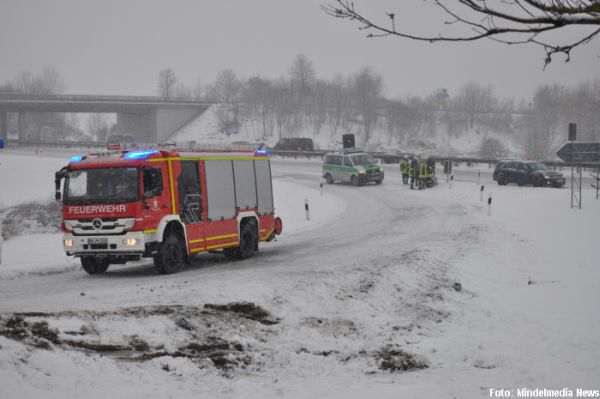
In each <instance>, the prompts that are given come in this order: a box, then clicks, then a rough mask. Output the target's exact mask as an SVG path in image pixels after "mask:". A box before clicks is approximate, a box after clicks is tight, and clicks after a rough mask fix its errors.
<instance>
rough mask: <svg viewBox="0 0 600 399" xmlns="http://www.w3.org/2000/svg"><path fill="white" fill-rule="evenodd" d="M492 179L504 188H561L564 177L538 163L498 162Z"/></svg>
mask: <svg viewBox="0 0 600 399" xmlns="http://www.w3.org/2000/svg"><path fill="white" fill-rule="evenodd" d="M493 179H494V180H495V181H497V182H498V184H499V185H501V186H504V185H506V184H509V183H515V184H518V185H519V186H525V185H532V186H534V187H544V186H552V187H562V186H563V185H564V184H565V177H564V176H563V174H562V173H560V172H556V171H554V170H551V169H549V168H548V167H547V166H546V165H544V164H543V163H542V162H538V161H510V160H508V161H500V162H498V164H497V165H496V168H495V169H494V174H493Z"/></svg>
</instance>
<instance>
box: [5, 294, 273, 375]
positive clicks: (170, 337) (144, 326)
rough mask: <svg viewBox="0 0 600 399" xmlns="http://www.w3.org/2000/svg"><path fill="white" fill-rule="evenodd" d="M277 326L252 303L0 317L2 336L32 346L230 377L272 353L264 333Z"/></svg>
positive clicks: (40, 313) (32, 313)
mask: <svg viewBox="0 0 600 399" xmlns="http://www.w3.org/2000/svg"><path fill="white" fill-rule="evenodd" d="M278 322H279V318H277V317H275V316H273V315H272V314H271V313H270V312H268V311H266V310H265V309H263V308H261V307H260V306H257V305H255V304H254V303H251V302H233V303H228V304H224V305H215V304H207V305H206V306H204V307H194V306H180V305H172V306H167V305H161V306H147V307H131V308H126V309H119V310H115V311H109V312H101V311H99V312H95V311H81V312H70V311H69V312H57V313H42V312H30V313H15V314H5V315H0V335H1V336H5V337H6V338H9V339H12V340H15V341H19V342H21V343H23V344H24V345H26V346H29V347H35V348H40V349H47V350H66V351H72V350H76V351H83V352H85V353H88V354H90V355H93V354H100V355H103V356H108V357H110V358H113V359H115V360H120V361H133V362H145V361H149V360H152V359H156V358H164V357H170V358H188V359H191V360H192V361H194V362H195V363H196V364H197V365H198V366H199V367H205V366H206V365H207V364H210V365H212V366H214V367H215V368H217V369H219V370H221V371H223V372H228V371H230V370H233V369H235V368H246V367H248V366H251V365H256V364H257V363H259V362H255V361H254V355H255V354H256V356H257V358H261V356H262V355H261V352H267V351H268V350H269V349H268V348H267V347H266V346H265V345H264V344H263V343H264V342H266V338H265V337H264V335H265V334H269V332H268V331H265V329H268V327H267V326H270V325H274V324H277V323H278ZM163 363H164V362H163ZM166 364H168V362H166ZM256 367H259V366H258V365H256ZM166 371H168V370H166Z"/></svg>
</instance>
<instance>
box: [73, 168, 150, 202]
mask: <svg viewBox="0 0 600 399" xmlns="http://www.w3.org/2000/svg"><path fill="white" fill-rule="evenodd" d="M139 199H140V183H139V170H138V168H94V169H79V170H72V171H70V172H68V174H67V177H66V181H65V195H64V202H65V204H70V205H76V204H103V203H123V202H135V201H138V200H139Z"/></svg>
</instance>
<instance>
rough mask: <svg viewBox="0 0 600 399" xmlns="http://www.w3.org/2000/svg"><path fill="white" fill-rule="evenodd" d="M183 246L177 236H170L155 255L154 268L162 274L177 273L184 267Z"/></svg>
mask: <svg viewBox="0 0 600 399" xmlns="http://www.w3.org/2000/svg"><path fill="white" fill-rule="evenodd" d="M183 261H184V254H183V245H182V244H181V242H180V241H179V238H178V237H177V235H175V234H169V235H168V236H167V238H166V239H165V240H164V242H163V243H162V245H161V246H160V251H158V253H157V254H156V255H154V267H156V270H157V271H158V272H159V273H160V274H171V273H175V272H177V271H178V270H179V269H180V268H181V266H182V265H183Z"/></svg>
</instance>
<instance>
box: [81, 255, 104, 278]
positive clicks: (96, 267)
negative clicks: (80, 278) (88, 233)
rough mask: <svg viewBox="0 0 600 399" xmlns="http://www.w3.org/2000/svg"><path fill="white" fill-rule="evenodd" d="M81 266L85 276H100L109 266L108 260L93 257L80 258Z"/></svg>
mask: <svg viewBox="0 0 600 399" xmlns="http://www.w3.org/2000/svg"><path fill="white" fill-rule="evenodd" d="M81 266H82V267H83V270H85V272H86V273H87V274H102V273H104V272H105V271H106V270H107V269H108V266H110V262H109V259H108V258H97V257H95V256H82V257H81Z"/></svg>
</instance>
